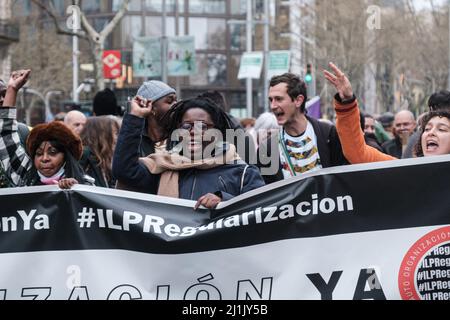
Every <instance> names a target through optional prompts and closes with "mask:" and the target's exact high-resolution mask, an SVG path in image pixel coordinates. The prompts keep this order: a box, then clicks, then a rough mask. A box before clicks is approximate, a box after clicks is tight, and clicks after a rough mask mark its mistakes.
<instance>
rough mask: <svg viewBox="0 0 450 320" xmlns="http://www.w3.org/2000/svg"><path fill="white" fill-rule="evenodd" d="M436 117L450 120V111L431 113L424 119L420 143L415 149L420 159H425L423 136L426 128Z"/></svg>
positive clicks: (421, 125) (421, 124)
mask: <svg viewBox="0 0 450 320" xmlns="http://www.w3.org/2000/svg"><path fill="white" fill-rule="evenodd" d="M434 117H440V118H447V119H449V120H450V111H442V110H441V111H431V112H429V113H428V114H427V115H425V116H424V117H423V118H422V120H421V122H420V127H421V128H422V129H421V130H420V137H419V141H418V142H417V144H416V147H415V151H416V155H417V156H418V157H423V148H422V135H423V133H424V132H425V127H426V125H427V123H428V122H429V121H430V120H431V119H432V118H434Z"/></svg>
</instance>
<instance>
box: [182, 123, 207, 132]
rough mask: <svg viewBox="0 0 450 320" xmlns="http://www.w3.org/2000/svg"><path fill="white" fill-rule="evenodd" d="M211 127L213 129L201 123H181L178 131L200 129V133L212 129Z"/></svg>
mask: <svg viewBox="0 0 450 320" xmlns="http://www.w3.org/2000/svg"><path fill="white" fill-rule="evenodd" d="M212 127H214V125H213V124H210V123H206V122H203V121H195V122H183V123H182V124H181V125H180V129H184V130H187V131H191V129H197V130H198V129H201V130H202V131H206V130H208V129H209V128H212Z"/></svg>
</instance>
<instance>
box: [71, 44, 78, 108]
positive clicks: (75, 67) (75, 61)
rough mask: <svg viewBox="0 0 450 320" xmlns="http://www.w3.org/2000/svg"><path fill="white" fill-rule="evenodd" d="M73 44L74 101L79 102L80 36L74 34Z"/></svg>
mask: <svg viewBox="0 0 450 320" xmlns="http://www.w3.org/2000/svg"><path fill="white" fill-rule="evenodd" d="M72 46H73V54H72V61H73V79H72V80H73V101H74V102H78V100H79V99H78V92H77V87H78V37H77V36H73V37H72Z"/></svg>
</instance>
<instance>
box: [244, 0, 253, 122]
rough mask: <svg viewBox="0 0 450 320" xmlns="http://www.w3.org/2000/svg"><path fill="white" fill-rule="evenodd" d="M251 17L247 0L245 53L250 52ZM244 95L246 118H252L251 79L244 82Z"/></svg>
mask: <svg viewBox="0 0 450 320" xmlns="http://www.w3.org/2000/svg"><path fill="white" fill-rule="evenodd" d="M252 20H253V17H252V0H247V20H246V24H247V28H246V29H247V30H246V36H247V52H252V33H253V32H252V29H253V21H252ZM246 89H247V92H246V95H247V117H252V116H253V94H252V91H253V90H252V78H247V80H246Z"/></svg>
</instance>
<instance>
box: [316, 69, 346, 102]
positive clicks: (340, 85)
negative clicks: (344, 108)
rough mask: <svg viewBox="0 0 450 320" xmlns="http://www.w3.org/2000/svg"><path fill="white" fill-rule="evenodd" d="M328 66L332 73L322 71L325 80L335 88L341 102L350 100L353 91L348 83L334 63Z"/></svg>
mask: <svg viewBox="0 0 450 320" xmlns="http://www.w3.org/2000/svg"><path fill="white" fill-rule="evenodd" d="M329 66H330V68H331V70H332V71H333V73H331V72H329V71H327V70H323V73H324V75H325V79H327V80H328V82H329V83H331V84H332V85H333V86H334V87H335V88H336V91H337V92H338V93H339V96H340V97H341V99H342V100H345V99H351V98H352V97H353V89H352V85H351V83H350V81H349V80H348V78H347V77H346V76H345V74H344V73H343V72H342V71H341V70H340V69H339V68H338V67H337V66H336V65H335V64H334V63H332V62H330V63H329Z"/></svg>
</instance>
